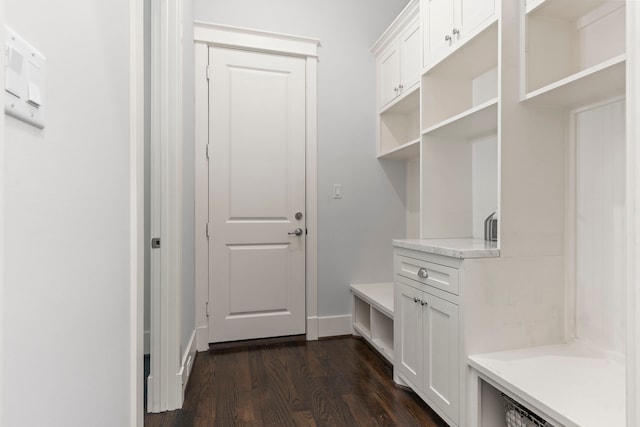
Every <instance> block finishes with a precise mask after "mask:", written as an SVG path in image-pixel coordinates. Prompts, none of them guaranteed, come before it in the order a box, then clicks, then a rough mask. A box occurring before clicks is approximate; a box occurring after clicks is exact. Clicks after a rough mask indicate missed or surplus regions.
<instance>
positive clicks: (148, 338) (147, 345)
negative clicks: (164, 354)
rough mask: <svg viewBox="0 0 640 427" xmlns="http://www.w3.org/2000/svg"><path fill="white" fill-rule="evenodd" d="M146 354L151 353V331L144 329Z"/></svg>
mask: <svg viewBox="0 0 640 427" xmlns="http://www.w3.org/2000/svg"><path fill="white" fill-rule="evenodd" d="M144 354H145V355H147V354H151V331H144Z"/></svg>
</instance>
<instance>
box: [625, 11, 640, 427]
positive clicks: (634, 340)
mask: <svg viewBox="0 0 640 427" xmlns="http://www.w3.org/2000/svg"><path fill="white" fill-rule="evenodd" d="M626 7H627V22H626V25H627V71H626V79H627V80H626V92H627V98H626V101H627V102H626V110H627V117H626V121H627V153H626V157H627V165H626V166H627V182H628V183H629V185H627V214H626V217H627V224H626V226H627V236H628V238H627V246H626V250H627V256H626V259H627V263H626V264H627V265H626V283H627V295H626V300H627V319H626V320H627V321H626V331H627V354H626V362H627V366H626V368H627V369H626V371H627V372H626V374H627V426H628V427H631V426H637V425H640V413H639V412H640V308H639V307H640V276H639V275H638V273H637V267H636V266H638V265H640V238H639V236H638V232H639V231H640V183H639V181H638V180H639V179H640V176H639V174H638V166H639V165H640V150H639V149H638V144H640V130H639V129H638V123H640V80H639V79H640V78H639V77H638V73H640V4H639V3H638V2H636V1H628V2H626Z"/></svg>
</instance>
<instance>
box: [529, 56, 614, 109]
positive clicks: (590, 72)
mask: <svg viewBox="0 0 640 427" xmlns="http://www.w3.org/2000/svg"><path fill="white" fill-rule="evenodd" d="M625 68H626V55H624V54H623V55H619V56H616V57H615V58H611V59H609V60H607V61H605V62H603V63H600V64H598V65H596V66H593V67H591V68H589V69H586V70H583V71H581V72H579V73H576V74H573V75H571V76H569V77H566V78H564V79H562V80H559V81H557V82H554V83H551V84H550V85H547V86H545V87H542V88H540V89H538V90H535V91H533V92H530V93H528V94H526V96H525V100H527V101H529V100H531V101H533V102H536V103H539V104H544V105H556V106H567V107H571V106H577V105H586V104H589V103H591V102H594V101H597V100H601V99H604V98H608V97H611V96H615V95H622V94H624V91H625Z"/></svg>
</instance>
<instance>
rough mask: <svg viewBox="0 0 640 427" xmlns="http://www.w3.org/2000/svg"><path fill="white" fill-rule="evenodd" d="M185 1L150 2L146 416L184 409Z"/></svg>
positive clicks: (165, 0) (163, 0) (164, 0)
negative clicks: (152, 240) (153, 244)
mask: <svg viewBox="0 0 640 427" xmlns="http://www.w3.org/2000/svg"><path fill="white" fill-rule="evenodd" d="M183 9H184V7H183V1H182V0H162V1H157V2H156V1H153V2H151V152H152V154H151V157H152V158H151V177H152V178H151V181H152V183H151V233H152V234H153V236H154V237H158V236H159V237H160V242H161V247H160V249H155V250H153V251H152V252H153V253H152V255H151V374H150V375H149V379H148V382H147V384H148V402H147V409H148V410H149V412H161V411H167V410H173V409H178V408H180V407H181V406H182V401H183V394H182V381H181V379H180V378H181V376H182V375H181V374H180V375H176V374H177V373H179V372H180V365H181V364H180V354H179V351H178V349H179V348H180V315H181V304H182V302H181V298H182V293H181V289H182V206H183V203H182V177H183V172H182V169H183V167H182V158H183V74H182V72H183V71H182V70H183V44H182V43H183V33H184V30H183Z"/></svg>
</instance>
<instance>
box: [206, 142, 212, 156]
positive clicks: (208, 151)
mask: <svg viewBox="0 0 640 427" xmlns="http://www.w3.org/2000/svg"><path fill="white" fill-rule="evenodd" d="M210 147H211V144H207V150H206V155H207V159H210V158H211V148H210Z"/></svg>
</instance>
